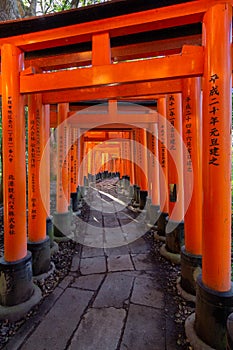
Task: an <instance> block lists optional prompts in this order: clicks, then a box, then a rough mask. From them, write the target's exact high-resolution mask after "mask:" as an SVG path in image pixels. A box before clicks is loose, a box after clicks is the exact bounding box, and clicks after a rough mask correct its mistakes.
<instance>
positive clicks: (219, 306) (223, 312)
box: [185, 275, 233, 350]
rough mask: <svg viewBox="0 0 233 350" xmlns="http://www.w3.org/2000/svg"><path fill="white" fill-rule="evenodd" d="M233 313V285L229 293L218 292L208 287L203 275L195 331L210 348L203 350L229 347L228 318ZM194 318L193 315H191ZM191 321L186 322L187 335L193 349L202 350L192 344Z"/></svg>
mask: <svg viewBox="0 0 233 350" xmlns="http://www.w3.org/2000/svg"><path fill="white" fill-rule="evenodd" d="M232 312H233V285H232V286H231V290H230V291H229V292H217V291H214V290H211V289H209V288H208V287H206V286H205V285H204V284H203V282H202V277H201V275H199V276H198V278H197V295H196V311H195V321H194V320H193V323H194V327H193V330H194V332H195V333H196V335H195V336H196V338H197V337H198V338H199V339H200V340H201V341H202V342H204V343H205V344H206V346H208V347H203V349H212V348H213V349H218V350H225V349H226V345H227V318H228V316H229V315H230V314H231V313H232ZM191 316H193V315H191ZM189 322H190V318H189V321H188V319H187V320H186V324H185V329H186V335H187V337H188V339H189V341H190V343H191V345H192V346H193V349H194V350H195V349H200V347H199V348H198V347H197V346H196V347H195V344H194V343H193V344H192V338H194V336H192V334H188V332H189V328H190V327H188V326H189V324H188V323H189Z"/></svg>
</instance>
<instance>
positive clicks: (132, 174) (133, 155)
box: [130, 131, 135, 185]
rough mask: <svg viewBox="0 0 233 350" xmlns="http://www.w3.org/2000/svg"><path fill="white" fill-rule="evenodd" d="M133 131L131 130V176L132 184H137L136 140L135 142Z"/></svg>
mask: <svg viewBox="0 0 233 350" xmlns="http://www.w3.org/2000/svg"><path fill="white" fill-rule="evenodd" d="M133 140H134V139H133V131H131V132H130V166H131V170H130V173H131V177H130V183H131V185H134V184H135V173H134V157H135V154H134V142H133Z"/></svg>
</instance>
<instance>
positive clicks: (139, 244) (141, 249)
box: [129, 238, 150, 254]
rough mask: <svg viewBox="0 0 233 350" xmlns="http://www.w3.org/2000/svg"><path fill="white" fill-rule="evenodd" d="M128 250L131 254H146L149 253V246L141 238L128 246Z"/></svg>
mask: <svg viewBox="0 0 233 350" xmlns="http://www.w3.org/2000/svg"><path fill="white" fill-rule="evenodd" d="M129 249H130V251H131V253H133V254H139V253H141V254H142V253H148V252H149V251H150V245H149V243H147V242H146V241H145V240H144V239H143V238H139V239H137V240H136V241H134V242H132V243H130V244H129Z"/></svg>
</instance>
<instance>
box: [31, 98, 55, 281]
mask: <svg viewBox="0 0 233 350" xmlns="http://www.w3.org/2000/svg"><path fill="white" fill-rule="evenodd" d="M44 117H45V115H44V114H43V112H42V96H41V95H39V94H37V95H36V94H35V95H30V96H29V97H28V249H29V250H30V251H31V253H32V267H33V274H34V275H36V276H37V275H40V274H42V273H45V272H47V271H48V270H49V268H50V242H49V237H47V236H46V218H47V213H46V208H45V205H44V203H43V198H45V191H46V190H47V186H46V185H47V183H46V181H47V178H46V167H47V164H46V158H45V157H43V152H44V150H45V144H46V142H45V141H46V135H45V127H44V122H43V119H44Z"/></svg>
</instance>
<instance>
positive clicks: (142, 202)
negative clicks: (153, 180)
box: [139, 190, 148, 210]
mask: <svg viewBox="0 0 233 350" xmlns="http://www.w3.org/2000/svg"><path fill="white" fill-rule="evenodd" d="M147 196H148V191H143V190H140V192H139V209H140V210H143V209H144V208H145V206H146V201H147Z"/></svg>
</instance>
